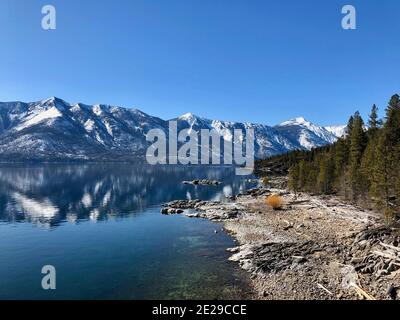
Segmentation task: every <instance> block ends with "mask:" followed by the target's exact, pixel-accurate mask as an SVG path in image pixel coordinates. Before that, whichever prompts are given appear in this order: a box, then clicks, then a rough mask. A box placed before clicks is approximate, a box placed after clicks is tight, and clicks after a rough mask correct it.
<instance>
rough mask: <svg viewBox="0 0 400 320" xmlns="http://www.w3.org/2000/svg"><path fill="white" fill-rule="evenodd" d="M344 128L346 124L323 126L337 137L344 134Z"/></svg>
mask: <svg viewBox="0 0 400 320" xmlns="http://www.w3.org/2000/svg"><path fill="white" fill-rule="evenodd" d="M346 128H347V126H345V125H339V126H328V127H325V129H326V130H328V131H329V132H330V133H332V134H333V135H335V136H336V137H337V138H341V137H343V136H345V134H346Z"/></svg>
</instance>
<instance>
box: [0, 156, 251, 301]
mask: <svg viewBox="0 0 400 320" xmlns="http://www.w3.org/2000/svg"><path fill="white" fill-rule="evenodd" d="M193 178H212V179H218V180H221V181H224V183H223V184H222V185H220V186H217V187H206V186H197V187H195V186H191V185H183V184H182V183H181V181H183V180H188V179H193ZM252 186H253V185H252V184H251V183H249V182H248V181H246V180H243V178H238V177H235V175H234V170H233V169H231V168H173V167H162V168H161V167H160V168H156V167H147V166H139V165H138V166H135V165H98V164H97V165H95V164H92V165H35V166H33V165H32V166H19V165H14V166H7V165H3V166H2V167H1V168H0V299H224V298H244V297H246V295H247V294H248V291H249V289H248V276H247V274H246V273H244V272H243V271H242V270H240V269H239V267H238V266H237V265H236V264H235V263H231V262H228V261H227V258H228V256H229V255H228V254H227V253H226V252H225V248H227V247H231V246H234V245H235V243H234V241H233V240H232V238H231V237H229V236H228V235H227V234H226V233H224V232H222V231H221V230H220V229H221V225H220V224H217V223H213V222H210V221H207V220H205V219H190V218H187V217H184V216H180V215H174V216H164V215H161V214H160V213H159V211H160V204H161V203H163V202H166V201H170V200H174V199H187V198H192V199H194V198H200V199H206V200H210V199H214V200H216V199H221V200H225V199H226V197H227V196H229V195H230V194H232V193H237V192H240V191H244V190H245V189H246V188H249V187H252ZM215 230H217V231H218V232H217V233H215ZM43 265H53V266H55V268H56V272H57V277H56V281H57V289H56V290H51V291H45V290H43V289H42V288H41V279H42V277H43V275H42V274H41V268H42V266H43Z"/></svg>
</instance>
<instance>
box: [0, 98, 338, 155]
mask: <svg viewBox="0 0 400 320" xmlns="http://www.w3.org/2000/svg"><path fill="white" fill-rule="evenodd" d="M173 120H175V121H177V124H178V130H181V129H190V130H194V131H195V132H199V131H200V130H201V129H214V130H216V131H217V132H218V133H220V135H222V136H223V138H224V139H225V140H227V141H232V139H233V136H232V133H233V131H234V130H235V129H240V130H242V131H243V132H245V129H247V128H253V129H254V132H255V156H256V158H263V157H267V156H271V155H275V154H279V153H284V152H288V151H290V150H295V149H303V150H308V149H311V148H313V147H317V146H322V145H326V144H329V143H332V142H334V141H336V140H337V138H338V136H340V135H341V132H342V131H343V130H344V129H343V126H332V127H327V128H324V127H320V126H317V125H315V124H313V123H311V122H309V121H307V120H305V119H304V118H296V119H292V120H288V121H285V122H283V123H281V124H280V125H278V126H275V127H271V126H267V125H263V124H254V123H239V122H231V121H221V120H210V119H206V118H202V117H199V116H196V115H194V114H192V113H187V114H184V115H182V116H180V117H178V118H175V119H173ZM168 125H169V122H168V121H165V120H162V119H160V118H157V117H153V116H150V115H148V114H146V113H144V112H142V111H140V110H137V109H127V108H122V107H118V106H110V105H102V104H98V105H86V104H82V103H74V104H69V103H67V102H65V101H64V100H62V99H59V98H56V97H52V98H49V99H45V100H41V101H38V102H31V103H24V102H4V103H1V102H0V160H7V161H17V160H29V159H31V160H100V161H102V160H104V161H110V160H112V161H115V160H129V159H133V158H142V159H143V158H144V156H145V152H146V149H147V147H148V145H149V143H148V142H147V141H146V134H147V132H148V131H149V130H150V129H154V128H157V129H160V130H163V131H164V132H165V133H167V132H168ZM341 130H342V131H341Z"/></svg>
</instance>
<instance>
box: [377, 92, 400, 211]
mask: <svg viewBox="0 0 400 320" xmlns="http://www.w3.org/2000/svg"><path fill="white" fill-rule="evenodd" d="M399 170H400V101H399V96H398V95H394V96H393V97H392V98H391V99H390V102H389V105H388V107H387V109H386V121H385V124H384V126H383V129H382V132H381V133H380V136H379V140H378V145H377V149H376V159H375V164H374V166H373V172H372V177H373V179H372V185H371V193H372V195H373V196H374V198H375V201H376V202H377V203H378V204H379V205H381V206H382V207H384V209H385V212H386V213H387V214H389V213H390V214H391V213H393V212H394V211H395V207H396V206H398V202H399V198H400V186H399V179H400V173H399ZM396 200H397V201H396ZM396 202H397V203H396Z"/></svg>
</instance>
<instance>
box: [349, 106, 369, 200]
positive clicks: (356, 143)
mask: <svg viewBox="0 0 400 320" xmlns="http://www.w3.org/2000/svg"><path fill="white" fill-rule="evenodd" d="M349 141H350V154H349V168H348V170H349V171H348V178H349V187H350V191H351V194H352V198H353V199H354V200H355V199H357V197H358V196H359V195H360V194H361V191H362V185H363V182H362V176H361V174H360V165H361V159H362V156H363V152H364V149H365V147H366V135H365V132H364V121H363V120H362V118H361V116H360V113H359V112H358V111H357V112H356V113H355V114H354V117H353V124H352V129H351V131H350V135H349Z"/></svg>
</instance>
